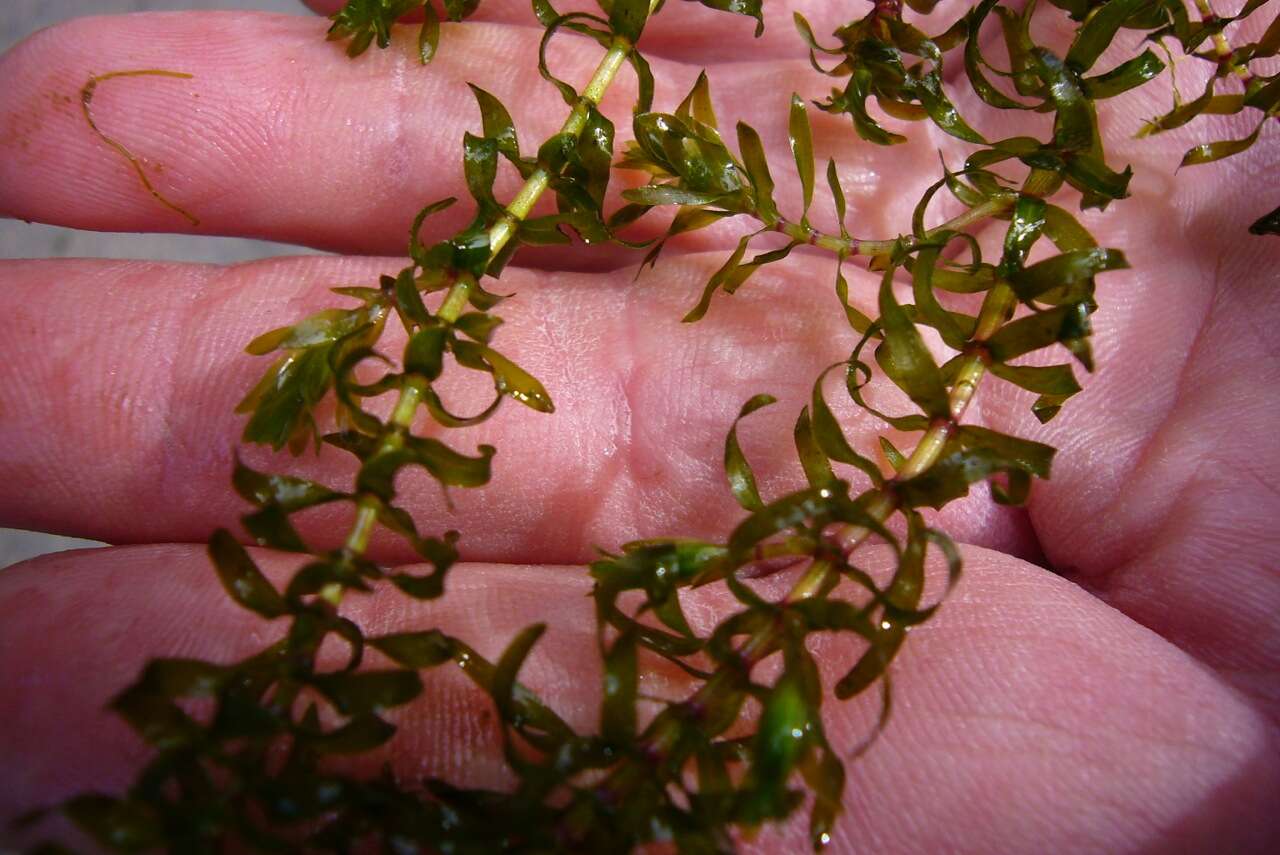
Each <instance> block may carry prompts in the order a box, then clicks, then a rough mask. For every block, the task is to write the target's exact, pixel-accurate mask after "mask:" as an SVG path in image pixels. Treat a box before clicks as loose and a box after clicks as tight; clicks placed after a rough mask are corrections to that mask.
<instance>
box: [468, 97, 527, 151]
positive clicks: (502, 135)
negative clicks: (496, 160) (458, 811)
mask: <svg viewBox="0 0 1280 855" xmlns="http://www.w3.org/2000/svg"><path fill="white" fill-rule="evenodd" d="M467 85H468V86H470V87H471V93H472V94H473V95H475V97H476V103H477V104H479V106H480V120H481V122H482V123H483V127H484V135H485V137H486V138H487V139H491V140H493V141H494V142H495V143H496V144H497V146H498V151H499V152H501V153H502V154H503V155H504V156H505V157H507V158H509V159H511V160H513V161H517V160H519V159H520V141H519V139H517V138H516V128H515V124H514V123H513V122H512V121H511V114H510V113H508V112H507V108H506V107H504V106H503V105H502V102H501V101H499V100H498V99H497V98H495V97H494V96H493V95H490V94H489V93H488V92H486V91H484V90H483V89H481V88H480V87H479V86H476V85H475V84H474V83H468V84H467Z"/></svg>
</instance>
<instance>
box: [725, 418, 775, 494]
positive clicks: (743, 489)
mask: <svg viewBox="0 0 1280 855" xmlns="http://www.w3.org/2000/svg"><path fill="white" fill-rule="evenodd" d="M777 400H778V399H777V398H775V397H773V396H772V395H756V396H755V397H754V398H752V399H751V400H749V401H747V402H746V403H745V404H743V405H742V409H741V410H740V411H739V412H738V417H737V418H736V419H734V420H733V426H732V427H730V428H729V435H728V437H726V438H725V442H724V471H725V475H726V476H728V478H729V489H730V490H732V491H733V497H734V498H735V499H737V500H738V504H739V505H742V507H744V508H746V509H747V510H748V511H758V510H760V509H761V508H763V507H764V502H762V501H761V500H760V490H759V488H758V487H756V477H755V474H754V473H753V472H752V471H751V464H750V463H748V462H747V458H746V456H745V455H744V454H743V453H742V447H741V446H740V445H739V444H738V422H740V421H742V420H743V419H744V418H746V417H747V416H749V415H751V414H752V413H754V412H755V411H756V410H759V409H761V408H763V407H767V406H769V405H770V404H773V403H776V402H777Z"/></svg>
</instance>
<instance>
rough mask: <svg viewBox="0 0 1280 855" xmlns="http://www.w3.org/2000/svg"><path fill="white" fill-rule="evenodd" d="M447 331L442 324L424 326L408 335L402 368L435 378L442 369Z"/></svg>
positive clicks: (408, 371) (429, 378) (427, 377)
mask: <svg viewBox="0 0 1280 855" xmlns="http://www.w3.org/2000/svg"><path fill="white" fill-rule="evenodd" d="M448 340H449V331H448V330H447V329H445V328H444V327H442V326H437V325H433V326H425V327H423V328H422V329H420V330H418V331H417V332H415V333H414V334H413V335H411V336H409V341H408V342H407V343H406V344H405V347H404V370H405V371H406V372H407V373H410V374H420V375H421V376H423V377H425V378H426V379H427V380H428V381H434V380H436V379H437V378H438V377H439V376H440V374H441V372H442V371H443V370H444V349H445V345H446V344H447V343H448Z"/></svg>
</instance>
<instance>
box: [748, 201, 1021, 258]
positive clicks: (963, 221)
mask: <svg viewBox="0 0 1280 855" xmlns="http://www.w3.org/2000/svg"><path fill="white" fill-rule="evenodd" d="M1016 199H1017V196H1016V195H1012V194H1010V195H1007V196H995V197H993V198H991V199H988V200H987V201H985V202H983V203H982V204H980V205H974V206H973V207H972V208H970V209H969V210H967V211H965V212H964V213H962V214H958V215H957V216H955V217H952V218H951V219H949V220H947V221H946V222H945V223H943V224H941V225H939V226H936V227H934V228H932V229H929V231H927V232H925V234H924V238H916V237H914V236H913V235H904V236H903V237H900V238H894V239H892V240H860V239H858V238H853V237H850V238H845V237H841V236H839V235H831V234H827V233H826V232H820V231H818V230H817V229H812V228H809V227H808V226H804V225H801V224H800V223H796V222H792V221H791V220H788V219H781V220H778V222H776V223H774V224H773V227H772V228H773V230H774V231H775V232H780V233H782V234H784V235H786V236H787V237H789V238H791V239H792V240H796V241H800V242H801V243H807V244H809V245H810V246H816V247H820V248H822V249H825V250H827V251H829V252H834V253H835V254H837V255H841V256H844V257H848V256H851V255H887V254H889V253H891V252H893V251H894V249H895V248H897V247H899V246H903V247H905V248H906V249H911V248H913V247H916V246H918V245H919V244H921V243H923V242H925V241H927V240H928V239H929V238H931V237H935V236H937V235H939V234H941V233H942V232H948V231H959V230H960V229H963V228H965V227H966V226H970V225H973V224H974V223H976V222H978V221H979V220H985V219H986V218H987V217H992V216H995V215H997V214H1000V213H1002V212H1004V211H1006V210H1008V209H1009V208H1010V207H1011V206H1012V205H1013V203H1014V201H1015V200H1016Z"/></svg>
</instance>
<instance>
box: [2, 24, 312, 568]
mask: <svg viewBox="0 0 1280 855" xmlns="http://www.w3.org/2000/svg"><path fill="white" fill-rule="evenodd" d="M179 9H259V10H263V11H269V12H285V13H290V14H295V15H303V14H309V13H308V12H307V11H306V10H305V9H304V8H303V7H302V4H301V2H300V0H0V53H3V52H4V51H7V50H8V49H9V48H11V47H13V46H14V45H15V44H17V43H18V42H19V41H21V40H22V39H24V38H26V37H27V36H29V35H30V34H31V33H34V32H35V31H36V30H39V29H41V28H43V27H49V26H53V25H54V24H57V23H58V22H60V21H66V20H68V19H70V18H78V17H82V16H84V15H115V14H123V13H126V12H147V11H159V10H179ZM300 251H301V250H299V248H298V247H293V246H285V245H282V244H274V243H268V242H266V241H258V240H247V239H243V238H214V237H200V236H191V235H139V234H103V233H98V232H81V231H75V230H72V229H61V228H57V227H55V226H46V225H41V224H38V223H23V222H19V221H15V220H5V219H0V258H49V257H80V258H143V259H146V258H150V259H158V260H164V261H197V262H208V263H215V264H233V263H235V262H238V261H247V260H250V259H254V258H265V257H267V256H271V255H282V254H297V253H298V252H300ZM6 358H9V359H22V354H6ZM4 489H8V490H21V489H22V485H21V484H8V485H5V487H4ZM93 545H95V544H94V543H93V542H91V541H84V540H76V539H74V538H69V537H57V536H54V535H47V534H42V533H38V532H26V531H12V530H6V529H0V567H7V566H9V565H11V564H15V563H17V562H18V561H23V560H26V559H27V558H31V557H34V556H36V555H41V554H44V553H46V552H54V551H57V550H61V549H75V548H79V547H84V546H93Z"/></svg>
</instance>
